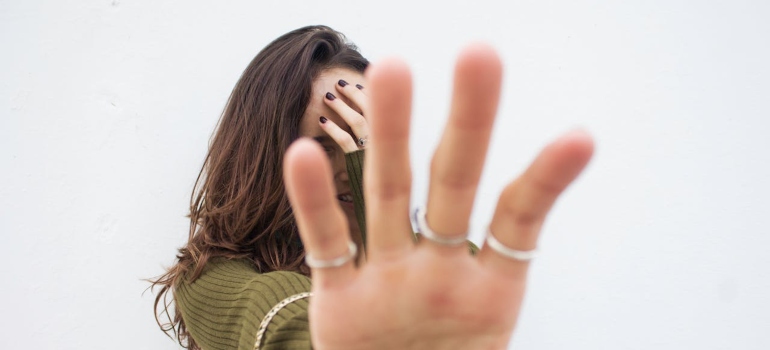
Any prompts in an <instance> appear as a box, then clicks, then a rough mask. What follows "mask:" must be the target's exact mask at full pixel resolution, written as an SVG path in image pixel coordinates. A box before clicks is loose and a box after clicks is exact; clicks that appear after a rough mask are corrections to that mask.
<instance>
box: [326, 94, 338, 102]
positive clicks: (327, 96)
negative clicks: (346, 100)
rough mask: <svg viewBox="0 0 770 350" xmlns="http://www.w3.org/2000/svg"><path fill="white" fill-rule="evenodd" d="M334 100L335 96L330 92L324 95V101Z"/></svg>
mask: <svg viewBox="0 0 770 350" xmlns="http://www.w3.org/2000/svg"><path fill="white" fill-rule="evenodd" d="M335 98H337V96H334V94H332V93H331V92H327V93H326V99H328V100H329V101H334V99H335Z"/></svg>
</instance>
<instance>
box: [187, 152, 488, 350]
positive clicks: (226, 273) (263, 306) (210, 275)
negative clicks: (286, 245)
mask: <svg viewBox="0 0 770 350" xmlns="http://www.w3.org/2000/svg"><path fill="white" fill-rule="evenodd" d="M345 160H346V163H347V171H348V175H349V177H350V185H351V192H352V194H353V201H354V203H355V210H356V217H357V218H358V223H359V225H360V226H361V233H362V234H363V236H364V241H365V240H366V222H365V217H364V201H363V198H364V197H363V176H362V165H363V161H364V152H363V151H358V152H353V153H348V154H347V155H346V159H345ZM469 246H470V250H471V252H472V253H475V252H476V251H477V250H478V248H477V247H476V246H475V245H473V243H470V242H469ZM306 292H310V279H309V278H308V277H306V276H304V275H301V274H298V273H294V272H287V271H274V272H269V273H262V274H260V273H258V272H257V271H256V270H255V268H254V266H253V265H252V263H251V262H249V261H247V260H228V259H224V258H216V259H212V260H211V261H209V263H208V264H206V267H205V268H204V269H203V273H202V274H201V275H200V277H199V278H198V279H196V280H195V281H192V282H191V283H185V282H183V283H181V284H180V285H178V286H176V289H175V291H174V301H175V303H176V307H177V308H178V309H179V311H180V312H181V313H182V318H183V319H184V321H185V324H186V325H187V329H188V331H189V332H190V334H191V335H192V337H193V339H195V341H196V343H198V345H200V346H201V348H203V349H204V350H215V349H217V350H218V349H239V350H252V349H254V347H255V342H256V339H257V333H258V331H259V327H260V323H261V322H262V320H263V318H264V317H265V315H267V314H268V313H269V312H270V310H271V309H272V308H273V307H274V306H276V304H278V303H280V302H281V301H283V300H285V299H286V298H288V297H291V296H293V295H297V294H300V293H306ZM307 310H308V299H307V298H303V299H299V300H296V301H294V302H291V303H289V304H287V305H286V306H285V307H283V308H282V309H280V311H278V313H277V314H275V316H274V317H273V318H272V320H271V321H270V323H269V324H268V325H267V330H266V331H265V334H264V335H263V338H262V341H261V344H260V346H261V347H260V349H266V350H268V349H273V350H277V349H282V350H284V349H311V348H312V347H311V344H310V327H309V324H308V318H307V316H308V315H307Z"/></svg>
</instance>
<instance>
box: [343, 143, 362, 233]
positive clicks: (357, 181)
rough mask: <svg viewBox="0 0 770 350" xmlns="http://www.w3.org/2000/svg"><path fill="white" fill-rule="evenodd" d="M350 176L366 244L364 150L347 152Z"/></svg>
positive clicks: (346, 163) (351, 190)
mask: <svg viewBox="0 0 770 350" xmlns="http://www.w3.org/2000/svg"><path fill="white" fill-rule="evenodd" d="M345 165H346V166H347V171H348V178H349V179H350V192H351V194H352V195H353V204H354V208H355V211H356V219H357V220H358V227H359V228H360V229H361V235H362V236H363V239H364V244H366V206H365V203H364V174H363V173H364V171H363V169H364V150H358V151H355V152H350V153H346V154H345Z"/></svg>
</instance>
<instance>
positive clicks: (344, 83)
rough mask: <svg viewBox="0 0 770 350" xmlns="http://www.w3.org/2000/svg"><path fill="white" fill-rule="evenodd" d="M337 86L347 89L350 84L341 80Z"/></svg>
mask: <svg viewBox="0 0 770 350" xmlns="http://www.w3.org/2000/svg"><path fill="white" fill-rule="evenodd" d="M337 84H339V85H340V86H342V87H345V86H346V85H348V82H347V81H344V80H342V79H340V81H338V82H337Z"/></svg>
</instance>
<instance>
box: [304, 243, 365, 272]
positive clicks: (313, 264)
mask: <svg viewBox="0 0 770 350" xmlns="http://www.w3.org/2000/svg"><path fill="white" fill-rule="evenodd" d="M357 253H358V246H356V244H355V243H353V241H348V252H347V253H345V255H343V256H341V257H339V258H334V259H329V260H322V259H316V258H314V257H313V256H311V255H310V253H308V254H305V264H307V266H310V268H313V269H328V268H331V267H340V266H342V265H345V264H346V263H347V262H348V261H350V260H353V258H355V257H356V254H357Z"/></svg>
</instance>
